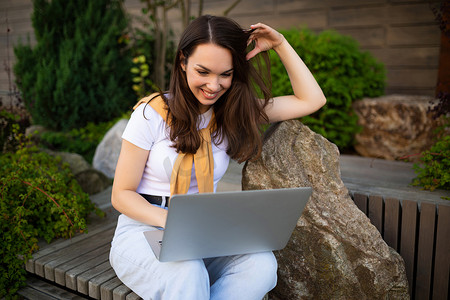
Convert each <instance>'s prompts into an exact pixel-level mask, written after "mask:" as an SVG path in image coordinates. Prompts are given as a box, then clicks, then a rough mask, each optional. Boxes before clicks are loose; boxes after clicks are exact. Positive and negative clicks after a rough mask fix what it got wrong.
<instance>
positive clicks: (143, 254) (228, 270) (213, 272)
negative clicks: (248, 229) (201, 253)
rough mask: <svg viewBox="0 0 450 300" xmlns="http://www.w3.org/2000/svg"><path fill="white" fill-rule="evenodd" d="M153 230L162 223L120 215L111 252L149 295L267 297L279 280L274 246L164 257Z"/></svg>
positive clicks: (120, 269)
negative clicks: (154, 244)
mask: <svg viewBox="0 0 450 300" xmlns="http://www.w3.org/2000/svg"><path fill="white" fill-rule="evenodd" d="M147 230H156V228H154V227H152V226H149V225H146V224H144V223H141V222H138V221H135V220H133V219H131V218H129V217H127V216H125V215H120V216H119V221H118V224H117V228H116V232H115V234H114V239H113V242H112V247H111V252H110V263H111V266H112V267H113V269H114V271H115V272H116V274H117V276H118V277H119V279H120V280H121V281H122V282H123V283H124V284H125V285H126V286H128V287H129V288H130V289H132V290H133V291H134V292H135V293H136V294H137V295H139V296H140V297H142V298H143V299H144V300H150V299H151V300H158V299H164V300H169V299H170V300H171V299H173V300H180V299H183V300H184V299H186V300H188V299H192V300H201V299H205V300H206V299H243V300H246V299H248V300H251V299H255V300H261V299H262V298H263V297H264V295H265V294H266V293H267V292H269V291H270V290H271V289H273V288H274V287H275V285H276V282H277V274H276V272H277V261H276V259H275V256H274V255H273V253H272V252H263V253H256V254H246V255H235V256H226V257H217V258H208V259H199V260H189V261H182V262H165V263H161V262H159V261H158V260H157V259H156V257H155V255H154V254H153V251H152V250H151V248H150V246H149V245H148V243H147V241H146V240H145V237H144V235H143V233H142V232H143V231H147Z"/></svg>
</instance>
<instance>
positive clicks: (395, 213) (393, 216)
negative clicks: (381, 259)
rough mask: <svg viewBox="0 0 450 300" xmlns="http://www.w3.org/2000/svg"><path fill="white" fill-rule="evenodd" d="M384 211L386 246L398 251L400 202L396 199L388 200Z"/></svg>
mask: <svg viewBox="0 0 450 300" xmlns="http://www.w3.org/2000/svg"><path fill="white" fill-rule="evenodd" d="M384 201H385V209H384V237H383V238H384V240H385V242H386V244H388V245H389V246H390V247H392V248H394V250H395V251H398V239H399V226H400V223H399V221H400V201H398V199H394V198H386V199H385V200H384Z"/></svg>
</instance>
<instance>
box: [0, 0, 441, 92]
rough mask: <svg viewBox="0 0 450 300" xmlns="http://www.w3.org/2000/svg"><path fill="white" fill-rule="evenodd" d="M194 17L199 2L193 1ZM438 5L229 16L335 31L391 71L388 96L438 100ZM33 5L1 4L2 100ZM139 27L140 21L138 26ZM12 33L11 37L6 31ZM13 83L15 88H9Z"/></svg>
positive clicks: (134, 2) (136, 8)
mask: <svg viewBox="0 0 450 300" xmlns="http://www.w3.org/2000/svg"><path fill="white" fill-rule="evenodd" d="M191 2H192V4H191V14H192V15H196V14H197V11H198V0H193V1H191ZM233 2H234V0H233V1H232V0H228V1H225V0H205V1H204V4H203V13H204V14H213V15H223V12H224V11H225V10H226V9H227V8H228V7H229V6H230V5H231V4H232V3H233ZM430 2H431V3H436V2H439V1H434V0H409V1H408V0H357V1H355V0H242V1H241V2H240V3H239V4H238V5H237V6H236V7H235V8H234V9H233V10H231V12H230V13H229V15H228V16H229V17H231V18H233V19H235V20H236V21H237V22H238V23H240V24H241V25H242V26H243V27H248V26H250V24H254V23H257V22H263V23H266V24H268V25H270V26H272V27H274V28H276V29H290V28H293V27H297V28H301V27H308V28H310V29H312V30H314V31H316V32H319V31H322V30H325V29H334V30H337V31H338V32H340V33H342V34H346V35H350V36H352V37H353V38H355V39H356V40H357V41H358V42H359V44H360V46H361V49H363V50H367V51H370V52H371V53H372V54H373V55H374V56H375V57H376V58H377V59H378V60H379V61H381V62H383V63H384V64H385V66H386V69H387V87H386V93H387V94H393V93H401V94H415V95H430V96H432V95H434V90H435V86H436V80H437V71H438V63H439V47H440V30H439V27H438V25H437V24H436V21H435V20H434V14H433V12H432V11H431V9H430ZM142 5H143V4H142V3H141V2H140V1H139V0H126V1H125V7H126V9H127V11H128V12H129V13H130V15H131V16H133V17H136V16H139V15H140V14H141V13H140V12H141V7H142ZM31 13H32V1H31V0H0V60H1V65H0V97H4V95H5V93H7V92H8V91H9V90H10V87H11V86H12V85H13V83H14V79H13V74H12V72H11V73H10V75H11V77H10V76H8V72H7V71H6V69H7V68H8V66H9V67H10V68H12V65H13V64H14V52H13V46H14V45H16V44H17V43H18V41H19V40H22V41H27V39H28V37H29V40H30V42H31V43H34V36H33V28H32V24H31V20H30V16H31ZM169 19H170V24H171V26H172V28H173V30H174V33H175V36H179V34H180V32H181V31H182V25H181V14H180V12H179V10H177V9H172V10H171V11H170V12H169ZM135 23H136V24H137V21H135ZM8 29H9V32H7V31H8ZM10 83H11V84H10Z"/></svg>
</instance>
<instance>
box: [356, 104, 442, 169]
mask: <svg viewBox="0 0 450 300" xmlns="http://www.w3.org/2000/svg"><path fill="white" fill-rule="evenodd" d="M433 100H434V98H431V97H428V96H406V95H389V96H384V97H379V98H365V99H362V100H361V101H357V102H355V103H353V108H354V110H355V112H356V114H357V115H358V117H359V121H358V123H359V125H360V126H361V127H362V128H363V130H362V131H361V132H360V133H358V134H356V137H355V138H356V145H355V149H356V151H357V152H358V153H359V154H361V155H362V156H368V157H377V158H384V159H389V160H395V159H398V158H400V157H404V156H411V155H414V154H418V153H421V152H422V151H424V150H426V149H428V148H429V147H430V146H431V145H432V144H433V136H434V135H433V131H434V129H435V128H436V126H437V122H436V121H435V120H433V119H432V117H431V114H429V113H427V110H428V107H429V106H430V101H433ZM411 157H412V158H414V157H416V156H411Z"/></svg>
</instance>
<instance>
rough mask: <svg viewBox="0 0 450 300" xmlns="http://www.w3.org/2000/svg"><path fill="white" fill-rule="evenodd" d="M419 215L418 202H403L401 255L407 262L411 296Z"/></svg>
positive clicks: (407, 276)
mask: <svg viewBox="0 0 450 300" xmlns="http://www.w3.org/2000/svg"><path fill="white" fill-rule="evenodd" d="M417 215H418V212H417V202H414V201H410V200H403V201H402V230H401V237H402V238H401V242H400V255H401V256H402V257H403V259H404V260H405V269H406V278H407V279H408V283H409V287H408V289H409V294H410V295H413V293H412V291H414V269H415V256H416V235H417Z"/></svg>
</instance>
